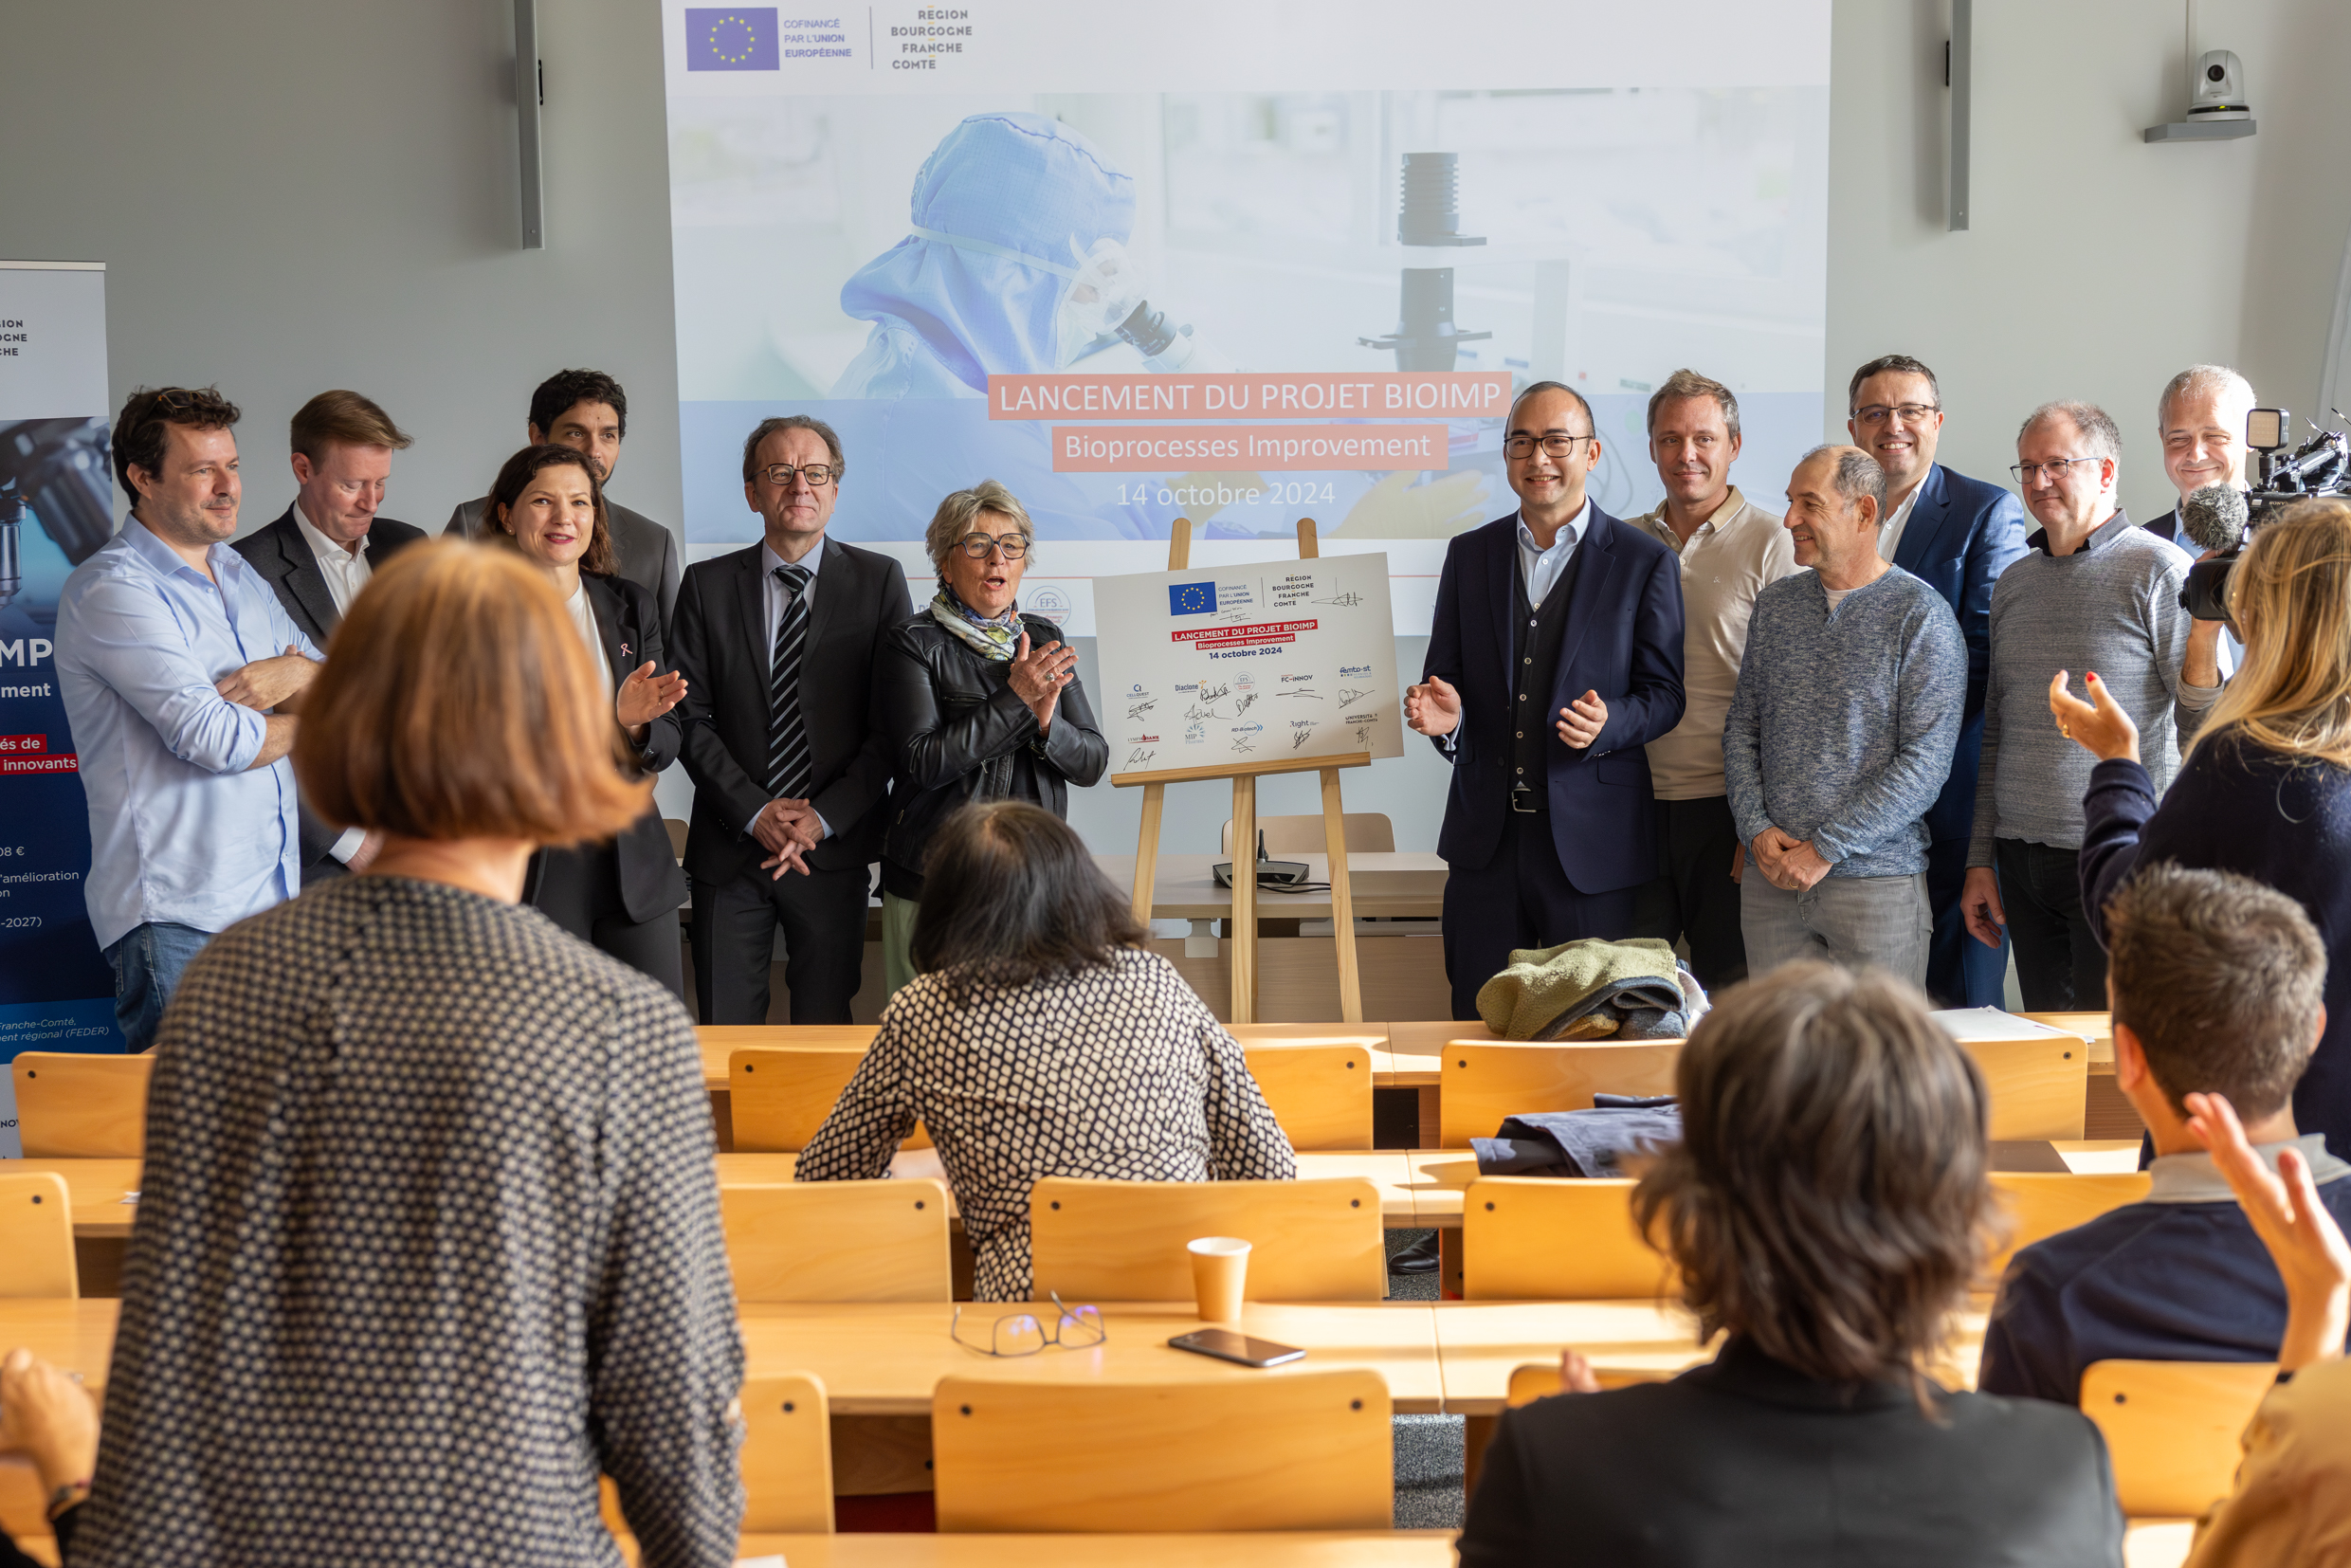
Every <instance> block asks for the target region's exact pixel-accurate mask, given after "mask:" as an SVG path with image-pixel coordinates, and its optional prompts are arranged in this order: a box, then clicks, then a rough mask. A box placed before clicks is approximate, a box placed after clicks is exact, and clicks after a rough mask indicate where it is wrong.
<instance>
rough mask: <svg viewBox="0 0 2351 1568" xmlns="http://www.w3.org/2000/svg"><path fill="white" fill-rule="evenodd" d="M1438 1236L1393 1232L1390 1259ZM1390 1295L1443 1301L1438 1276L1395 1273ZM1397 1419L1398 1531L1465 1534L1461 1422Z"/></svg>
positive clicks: (1454, 1417)
mask: <svg viewBox="0 0 2351 1568" xmlns="http://www.w3.org/2000/svg"><path fill="white" fill-rule="evenodd" d="M1432 1233H1433V1232H1431V1231H1389V1232H1388V1252H1389V1255H1390V1256H1392V1257H1393V1256H1394V1254H1395V1253H1397V1252H1399V1251H1401V1250H1403V1249H1405V1248H1407V1247H1410V1246H1411V1245H1412V1243H1413V1242H1415V1241H1418V1240H1419V1239H1421V1238H1422V1237H1423V1236H1427V1235H1431V1234H1432ZM1388 1295H1389V1298H1390V1299H1391V1300H1393V1301H1400V1302H1433V1301H1435V1300H1436V1299H1437V1277H1436V1274H1435V1273H1434V1271H1431V1272H1430V1273H1426V1274H1390V1275H1389V1276H1388ZM1392 1419H1393V1420H1394V1427H1395V1527H1396V1528H1397V1529H1399V1530H1458V1529H1460V1528H1461V1516H1462V1495H1461V1468H1462V1456H1461V1417H1460V1416H1458V1415H1398V1416H1394V1417H1392Z"/></svg>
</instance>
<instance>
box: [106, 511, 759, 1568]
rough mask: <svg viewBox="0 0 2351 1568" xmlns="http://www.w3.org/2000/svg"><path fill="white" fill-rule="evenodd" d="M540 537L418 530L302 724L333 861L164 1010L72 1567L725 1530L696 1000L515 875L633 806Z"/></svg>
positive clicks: (722, 1259)
mask: <svg viewBox="0 0 2351 1568" xmlns="http://www.w3.org/2000/svg"><path fill="white" fill-rule="evenodd" d="M612 713H613V709H612V693H611V686H610V685H609V684H604V683H603V682H602V681H601V680H600V679H599V677H598V675H597V672H596V671H595V668H594V666H593V665H592V663H591V661H590V659H589V655H588V650H587V648H586V647H585V646H584V645H583V644H582V642H581V639H580V635H579V633H578V631H577V630H576V629H574V627H573V624H572V620H571V617H570V615H569V614H567V613H566V611H565V610H564V607H563V603H562V601H561V600H560V599H559V598H558V597H557V596H556V591H555V589H554V588H553V587H552V586H550V584H549V582H548V580H547V575H546V574H545V573H543V572H540V571H538V569H536V568H534V567H532V566H531V565H529V564H528V563H526V562H525V561H523V560H521V559H519V557H517V556H515V555H514V554H512V553H511V552H509V551H505V550H500V549H494V548H491V547H487V546H481V545H471V544H464V543H458V542H435V543H429V544H419V545H415V546H412V547H411V548H410V549H409V550H407V551H405V552H403V553H402V554H401V556H399V558H398V559H396V560H394V561H392V563H391V564H389V565H387V566H385V567H383V568H382V569H380V570H379V571H378V572H377V573H376V574H375V575H374V578H373V579H372V580H371V581H370V582H369V584H368V586H367V588H366V590H365V591H364V592H363V593H360V594H359V596H358V598H357V600H356V601H355V603H354V604H353V606H352V609H351V613H350V615H349V616H348V617H347V618H346V619H345V620H344V621H343V623H342V625H341V627H340V628H339V629H337V632H336V636H335V641H334V644H333V650H332V653H331V655H330V656H329V658H328V660H327V665H326V668H325V669H324V670H323V671H321V672H320V674H319V678H318V680H317V682H316V683H315V684H313V685H312V687H311V692H310V696H309V698H308V700H307V702H305V704H304V706H303V709H302V720H301V730H300V734H299V736H298V738H296V740H295V744H294V771H295V775H296V776H297V777H298V778H299V779H300V780H301V787H302V793H303V794H304V795H305V796H307V797H308V798H309V799H310V801H311V803H312V804H313V806H315V807H316V808H317V809H318V810H319V811H320V812H321V813H322V814H324V815H325V816H326V817H327V818H329V819H330V820H331V821H334V822H337V823H341V824H345V825H348V826H352V827H358V828H365V829H368V830H372V831H373V830H381V831H382V832H383V833H384V834H385V835H386V837H385V841H384V848H383V852H382V853H381V854H379V855H377V856H376V858H375V861H374V865H373V866H370V868H369V869H368V871H367V872H366V874H364V875H360V876H352V877H338V878H337V879H335V880H334V881H332V882H327V883H322V884H319V885H317V886H315V887H313V888H311V889H310V890H309V891H307V892H305V893H304V894H303V895H302V896H301V898H299V899H297V900H295V901H294V902H293V903H285V904H281V905H279V906H278V907H277V908H275V909H272V910H269V911H268V912H267V913H265V914H261V915H256V916H254V917H253V918H252V919H250V920H247V921H243V922H241V923H239V924H237V925H235V926H232V927H230V928H229V929H228V931H226V932H223V933H222V934H221V935H220V936H219V937H216V938H215V939H213V940H212V943H211V945H210V946H209V947H207V948H206V949H205V951H204V952H203V953H202V954H201V955H199V956H198V957H197V958H196V960H195V961H194V962H193V963H192V964H191V965H190V966H189V969H188V975H187V978H186V980H185V981H184V982H183V983H182V985H181V988H180V990H179V992H178V994H176V995H174V996H173V1000H172V1006H171V1008H170V1010H169V1011H168V1012H166V1013H165V1014H164V1018H163V1027H162V1032H161V1034H160V1036H159V1037H158V1040H157V1042H156V1046H155V1077H154V1081H153V1084H152V1085H151V1086H150V1089H149V1093H148V1098H147V1158H146V1165H145V1169H144V1172H143V1175H142V1179H141V1189H142V1191H141V1194H140V1197H139V1205H138V1210H137V1222H136V1228H135V1229H134V1231H133V1232H132V1236H131V1246H130V1252H129V1257H128V1260H127V1262H126V1265H125V1267H124V1273H123V1288H122V1314H121V1326H120V1329H119V1331H118V1334H117V1336H116V1339H115V1348H114V1359H113V1365H112V1368H111V1371H110V1375H109V1377H108V1385H107V1389H106V1412H105V1425H104V1429H103V1431H102V1432H101V1433H100V1451H99V1459H98V1473H97V1476H96V1479H95V1483H94V1485H93V1486H92V1487H91V1491H90V1498H89V1501H88V1502H87V1503H86V1504H83V1505H82V1510H81V1511H82V1515H83V1517H82V1519H81V1521H80V1528H79V1530H78V1531H77V1533H76V1536H75V1540H74V1562H75V1564H76V1568H95V1565H101V1564H133V1563H137V1564H147V1563H157V1562H172V1563H215V1562H223V1563H225V1562H236V1563H259V1564H280V1563H282V1564H289V1565H291V1564H302V1565H305V1568H306V1565H308V1564H313V1563H328V1562H395V1561H396V1562H416V1563H457V1562H496V1563H500V1564H504V1565H514V1564H530V1565H541V1564H543V1565H548V1568H553V1565H556V1564H562V1565H565V1568H577V1565H583V1564H609V1565H613V1568H617V1565H618V1564H619V1562H620V1561H621V1556H620V1553H619V1551H618V1549H617V1548H616V1547H615V1545H614V1543H613V1540H612V1537H611V1533H610V1532H609V1531H608V1530H607V1529H606V1528H605V1526H604V1524H603V1522H602V1521H601V1519H600V1518H599V1516H598V1510H597V1497H596V1478H597V1475H598V1474H599V1473H603V1474H607V1475H610V1476H611V1477H612V1479H613V1481H614V1483H615V1484H616V1486H618V1487H619V1491H620V1498H621V1504H622V1506H623V1507H624V1509H625V1510H626V1512H627V1514H628V1518H629V1525H630V1527H631V1529H632V1531H633V1532H634V1533H635V1535H636V1538H637V1541H638V1542H639V1544H640V1545H641V1546H642V1548H643V1560H644V1561H645V1562H646V1563H647V1564H657V1565H661V1568H689V1565H702V1564H709V1565H712V1568H717V1565H720V1564H726V1563H731V1562H733V1561H734V1559H735V1542H736V1533H737V1525H738V1522H739V1521H740V1518H741V1514H742V1489H741V1483H740V1480H739V1478H738V1474H737V1468H736V1456H735V1449H736V1443H737V1435H738V1434H737V1422H736V1420H735V1418H734V1415H733V1413H732V1411H731V1409H730V1407H731V1406H732V1405H733V1403H734V1401H735V1399H736V1396H737V1395H738V1391H739V1390H740V1387H741V1383H742V1348H741V1344H740V1341H739V1340H738V1338H737V1334H736V1328H735V1309H734V1291H733V1287H732V1285H731V1283H730V1280H729V1276H728V1272H727V1264H726V1250H725V1244H724V1240H723V1237H722V1235H721V1232H720V1225H719V1194H718V1178H717V1173H716V1170H715V1162H714V1160H713V1155H714V1153H715V1140H714V1139H713V1137H712V1133H711V1124H710V1109H709V1101H708V1099H707V1097H706V1096H705V1094H704V1093H703V1090H702V1067H701V1062H700V1059H699V1057H698V1054H697V1052H696V1049H695V1043H694V1028H693V1025H692V1023H691V1021H690V1020H688V1018H687V1017H686V1014H685V1011H684V1009H683V1007H681V1006H680V1005H679V1003H678V999H677V998H676V997H675V996H674V995H672V994H670V993H669V991H668V989H667V988H666V987H665V986H663V985H662V984H661V983H660V982H658V981H656V980H654V979H652V978H650V977H648V976H647V975H642V974H639V973H638V972H637V971H636V970H634V969H631V968H629V967H628V966H627V965H625V964H622V963H620V962H618V961H617V960H615V959H613V958H611V957H607V956H606V955H604V954H602V953H599V952H597V951H596V950H595V949H594V948H592V947H590V946H589V945H588V944H587V943H586V942H583V941H580V940H578V939H576V938H574V937H572V936H569V935H567V934H566V933H565V932H563V931H562V930H561V929H560V928H558V927H557V926H556V924H555V922H554V921H550V920H548V919H547V917H546V916H544V915H542V914H540V913H538V911H537V910H534V909H530V908H527V907H524V906H522V905H520V904H519V903H518V902H517V901H518V899H519V895H520V893H521V890H522V877H523V867H524V866H525V865H526V864H527V863H528V862H529V860H530V858H531V854H532V851H533V850H535V849H537V848H539V847H541V846H543V845H551V844H569V843H577V842H579V841H581V840H583V839H592V838H595V837H598V836H601V835H609V834H611V833H613V832H615V831H618V830H621V829H623V828H626V827H627V826H628V825H629V823H631V822H633V821H634V820H636V818H637V816H638V815H639V813H641V812H642V811H644V810H645V808H646V802H647V795H648V794H649V793H650V791H651V786H650V784H649V783H647V782H644V781H638V782H634V783H631V782H628V781H626V780H625V779H624V778H623V777H622V775H621V773H620V770H619V769H618V768H617V767H615V766H614V752H613V719H612Z"/></svg>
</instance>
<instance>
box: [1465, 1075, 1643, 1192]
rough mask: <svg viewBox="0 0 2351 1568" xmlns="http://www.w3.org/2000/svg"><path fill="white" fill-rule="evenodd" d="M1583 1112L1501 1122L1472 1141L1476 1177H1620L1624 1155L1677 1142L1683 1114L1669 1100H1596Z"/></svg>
mask: <svg viewBox="0 0 2351 1568" xmlns="http://www.w3.org/2000/svg"><path fill="white" fill-rule="evenodd" d="M1592 1100H1593V1105H1592V1108H1591V1109H1590V1110H1586V1111H1533V1112H1529V1113H1527V1114H1526V1115H1523V1116H1513V1117H1506V1118H1504V1121H1503V1124H1502V1126H1501V1127H1500V1128H1499V1129H1497V1130H1496V1132H1495V1135H1494V1136H1493V1137H1492V1138H1473V1139H1471V1140H1469V1147H1470V1149H1471V1151H1472V1152H1474V1153H1475V1154H1476V1155H1477V1157H1478V1175H1480V1176H1584V1177H1591V1176H1627V1175H1629V1174H1630V1173H1629V1172H1627V1171H1626V1170H1625V1168H1624V1164H1623V1159H1624V1157H1625V1156H1627V1155H1649V1154H1655V1153H1657V1152H1659V1151H1660V1150H1663V1149H1668V1148H1670V1147H1672V1146H1673V1145H1674V1144H1676V1143H1679V1142H1681V1141H1682V1108H1681V1106H1679V1105H1678V1104H1676V1103H1674V1100H1673V1097H1672V1096H1671V1095H1662V1096H1659V1097H1657V1098H1655V1099H1649V1100H1644V1099H1639V1098H1636V1097H1634V1096H1631V1095H1623V1094H1595V1095H1594V1096H1593V1097H1592Z"/></svg>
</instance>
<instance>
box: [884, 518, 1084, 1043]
mask: <svg viewBox="0 0 2351 1568" xmlns="http://www.w3.org/2000/svg"><path fill="white" fill-rule="evenodd" d="M1034 537H1035V530H1034V529H1033V528H1032V527H1030V522H1029V514H1028V512H1027V511H1026V510H1025V509H1024V508H1023V507H1022V506H1021V504H1020V502H1019V501H1017V500H1015V499H1014V498H1013V495H1012V493H1011V491H1010V490H1007V489H1006V488H1005V487H1004V486H1003V485H1001V484H998V483H996V482H995V481H994V480H992V479H991V480H983V481H981V482H980V483H979V484H978V486H977V487H975V488H974V489H970V490H957V492H956V493H955V494H954V495H951V496H949V497H948V498H947V499H946V500H945V501H940V502H939V513H938V515H937V516H936V517H934V518H932V519H931V526H930V531H929V534H928V535H927V537H926V539H925V543H926V544H927V545H928V547H929V550H930V553H931V562H932V564H933V565H934V566H935V567H937V568H938V570H939V594H938V596H937V597H936V598H934V599H933V600H932V601H931V603H930V605H929V607H928V608H927V609H925V610H923V611H921V612H920V614H918V615H916V616H915V617H914V619H912V620H910V621H908V622H907V623H906V624H905V625H904V626H902V627H900V628H898V629H896V630H894V631H892V632H890V634H889V635H888V636H887V637H886V638H884V641H883V645H882V660H881V663H880V665H878V666H877V668H876V670H875V690H876V694H877V701H878V702H880V704H881V710H882V729H883V732H884V734H886V735H887V736H888V737H889V738H890V743H891V745H892V746H894V747H895V748H896V750H897V776H896V778H895V780H894V781H893V782H892V784H891V786H890V807H889V832H888V836H887V838H886V839H885V840H884V843H883V846H882V966H883V968H882V972H883V979H884V987H885V989H884V993H883V999H884V1002H886V1001H887V1000H888V998H889V996H890V995H891V994H894V993H895V992H896V991H897V990H898V988H899V987H900V986H902V985H903V984H905V983H906V982H907V981H908V980H911V979H912V978H914V968H913V964H912V961H911V959H910V958H909V957H907V950H908V947H909V945H910V943H911V941H912V939H913V935H914V914H915V905H916V904H917V903H919V902H920V899H921V897H922V856H923V852H924V850H925V849H927V848H929V846H930V842H931V834H932V832H933V831H935V830H937V829H938V827H939V824H940V823H941V822H943V821H945V820H946V818H947V817H948V815H949V814H950V813H952V812H953V811H955V810H956V809H957V807H959V806H962V805H964V804H966V803H967V802H970V801H975V800H1026V801H1030V802H1031V803H1033V804H1035V805H1038V806H1042V807H1044V808H1045V809H1046V810H1047V811H1050V812H1052V813H1053V814H1054V815H1055V816H1057V817H1061V818H1064V819H1065V820H1066V818H1067V817H1068V815H1069V790H1068V786H1069V785H1071V784H1077V785H1079V786H1081V787H1083V786H1084V785H1088V784H1092V783H1094V782H1095V781H1097V780H1098V779H1100V778H1101V777H1102V775H1103V769H1104V768H1105V767H1106V766H1107V765H1108V764H1109V761H1110V745H1109V742H1108V741H1106V740H1104V739H1103V733H1102V729H1101V726H1100V725H1098V724H1096V723H1095V721H1094V709H1093V706H1092V704H1090V703H1089V702H1086V699H1085V688H1084V685H1082V684H1080V683H1079V681H1078V655H1077V652H1076V650H1075V649H1073V648H1071V647H1067V646H1066V644H1064V643H1063V642H1062V641H1061V632H1060V629H1058V628H1056V627H1055V626H1054V625H1053V623H1052V622H1050V621H1048V620H1046V619H1045V618H1044V617H1043V616H1041V615H1023V614H1021V613H1020V612H1019V611H1018V609H1017V608H1016V607H1015V605H1014V600H1015V599H1016V598H1017V596H1018V595H1019V593H1020V578H1021V574H1022V573H1023V572H1024V571H1026V570H1027V569H1028V565H1029V545H1030V540H1031V539H1032V538H1034Z"/></svg>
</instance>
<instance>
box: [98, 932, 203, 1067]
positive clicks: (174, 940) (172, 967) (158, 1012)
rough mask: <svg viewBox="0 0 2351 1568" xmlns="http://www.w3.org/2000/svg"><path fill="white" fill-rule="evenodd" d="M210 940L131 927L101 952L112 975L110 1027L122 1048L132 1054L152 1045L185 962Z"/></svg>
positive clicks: (185, 933)
mask: <svg viewBox="0 0 2351 1568" xmlns="http://www.w3.org/2000/svg"><path fill="white" fill-rule="evenodd" d="M211 939H212V933H210V931H199V930H197V929H196V928H195V927H194V926H192V925H172V924H169V923H168V922H165V921H149V922H148V923H147V924H145V925H135V926H133V927H132V928H131V929H130V931H129V932H128V933H127V934H125V935H124V937H123V939H121V940H120V941H118V942H117V943H115V944H114V946H112V947H110V948H108V949H107V950H106V961H107V962H108V963H109V964H112V965H113V966H114V971H115V1022H116V1023H117V1024H118V1025H120V1026H121V1029H122V1048H123V1049H125V1050H127V1051H130V1052H132V1053H133V1054H137V1052H139V1051H142V1050H145V1049H146V1048H148V1047H150V1046H152V1045H154V1044H155V1030H157V1029H158V1028H160V1027H161V1025H162V1023H163V1010H164V1008H165V1006H166V1005H168V1004H169V1003H170V1002H171V1000H172V993H173V992H174V991H177V990H178V989H179V977H180V975H181V973H182V972H183V971H184V970H186V969H187V967H188V960H189V959H191V958H192V957H195V956H196V955H197V954H198V953H200V952H202V951H203V950H204V944H205V943H206V942H209V941H210V940H211Z"/></svg>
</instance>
